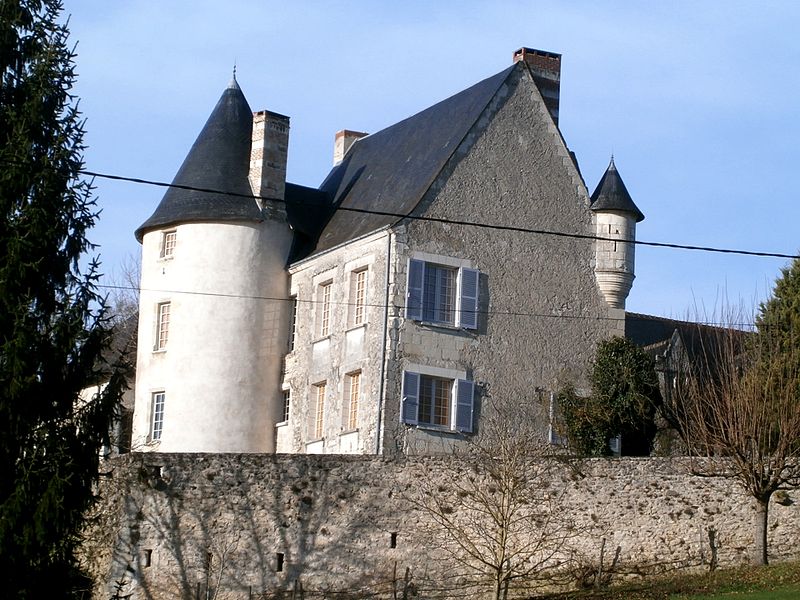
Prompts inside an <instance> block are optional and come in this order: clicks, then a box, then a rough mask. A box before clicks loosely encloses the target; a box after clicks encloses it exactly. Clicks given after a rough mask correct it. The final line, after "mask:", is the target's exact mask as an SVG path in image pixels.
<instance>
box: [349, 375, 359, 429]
mask: <svg viewBox="0 0 800 600" xmlns="http://www.w3.org/2000/svg"><path fill="white" fill-rule="evenodd" d="M347 381H348V400H349V403H348V409H347V421H346V423H345V429H347V430H353V429H355V428H356V427H358V397H359V394H360V393H361V373H351V374H350V375H348V376H347Z"/></svg>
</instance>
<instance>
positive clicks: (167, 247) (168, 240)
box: [161, 231, 178, 258]
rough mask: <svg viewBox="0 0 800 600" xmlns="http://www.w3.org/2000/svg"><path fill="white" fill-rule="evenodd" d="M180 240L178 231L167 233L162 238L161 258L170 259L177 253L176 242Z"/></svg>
mask: <svg viewBox="0 0 800 600" xmlns="http://www.w3.org/2000/svg"><path fill="white" fill-rule="evenodd" d="M177 239H178V232H177V231H165V232H164V235H163V237H162V238H161V258H168V257H170V256H172V255H173V254H174V253H175V242H176V241H177Z"/></svg>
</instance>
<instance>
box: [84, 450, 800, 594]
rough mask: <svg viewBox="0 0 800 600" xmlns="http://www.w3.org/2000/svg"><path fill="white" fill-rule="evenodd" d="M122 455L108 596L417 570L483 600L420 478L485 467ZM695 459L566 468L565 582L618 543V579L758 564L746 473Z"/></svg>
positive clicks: (94, 552) (341, 587)
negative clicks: (450, 553)
mask: <svg viewBox="0 0 800 600" xmlns="http://www.w3.org/2000/svg"><path fill="white" fill-rule="evenodd" d="M111 464H112V466H113V470H112V471H111V472H112V477H111V478H108V479H105V480H104V481H103V487H102V490H101V491H102V498H103V504H102V506H101V507H100V509H99V513H100V518H99V519H98V520H96V521H93V525H92V527H93V529H91V530H90V531H89V532H88V539H89V540H90V543H89V544H87V546H86V560H87V562H88V564H89V565H90V567H91V569H92V572H93V574H94V576H95V579H96V581H98V582H102V583H103V586H104V587H103V586H101V587H100V588H99V589H97V590H96V597H97V598H108V597H109V596H110V595H111V591H112V590H113V583H114V582H115V581H120V580H124V581H125V582H126V584H125V587H124V591H125V593H132V594H133V595H132V598H133V599H134V600H138V599H143V598H148V599H160V598H170V599H172V598H185V599H186V600H189V599H191V598H195V594H197V593H198V590H199V591H200V594H201V596H202V597H204V594H205V592H206V589H209V590H210V593H211V594H218V595H217V596H216V597H221V598H246V597H248V594H249V593H253V594H260V593H265V592H266V593H274V592H276V591H279V590H291V589H292V588H293V586H294V585H295V581H299V582H300V583H301V584H302V586H303V589H304V590H305V591H306V592H307V593H308V594H309V596H307V597H322V595H324V594H323V592H324V591H325V590H328V591H350V592H353V591H357V590H363V591H365V592H369V593H371V594H376V595H377V597H385V598H389V597H391V590H392V588H391V583H390V582H391V580H392V578H393V576H394V577H396V578H397V579H400V580H402V579H403V577H404V574H405V571H406V568H407V567H408V569H409V573H410V576H411V577H412V581H413V582H414V584H415V585H416V586H417V589H418V590H421V595H422V597H426V598H434V597H453V595H455V591H457V592H458V593H459V594H464V593H466V594H467V595H471V597H480V596H481V594H480V593H479V591H478V590H476V589H475V588H474V587H472V584H471V581H472V579H471V578H470V576H469V575H468V574H467V573H466V572H464V570H463V569H462V568H461V567H459V565H457V564H454V563H452V561H450V560H446V559H445V558H444V556H443V555H441V554H438V553H437V551H436V550H434V549H433V547H432V545H431V544H430V536H438V537H439V538H440V539H441V537H442V533H441V532H440V531H439V530H437V529H436V528H435V526H433V525H432V524H431V522H430V517H429V515H426V514H425V513H424V512H422V511H420V510H418V509H417V508H415V507H414V506H413V503H412V502H410V501H411V500H413V499H414V498H415V494H418V493H419V490H420V489H421V485H420V482H428V483H431V484H432V485H433V486H434V487H435V488H436V489H440V490H442V492H443V493H447V492H449V491H452V490H453V489H454V485H455V483H456V482H457V480H458V479H459V478H466V477H474V476H475V468H474V466H473V465H469V464H465V463H461V462H459V461H458V460H455V459H453V458H449V459H448V458H443V457H439V458H436V457H408V458H404V459H401V460H398V461H389V460H386V459H383V458H380V457H368V456H341V455H340V456H297V455H294V456H288V455H257V454H250V455H235V454H229V455H219V454H218V455H203V454H139V455H135V454H134V455H127V456H125V457H120V458H119V459H115V461H114V462H113V463H111ZM688 467H689V464H688V463H687V462H686V461H685V460H682V459H655V458H649V459H612V460H605V459H593V460H589V461H585V462H583V463H579V464H573V465H571V467H569V466H565V467H564V468H562V469H560V470H558V471H556V472H555V473H554V474H553V476H552V480H551V483H550V485H549V488H550V489H552V490H553V492H554V493H555V494H558V498H559V500H558V510H557V513H556V515H555V517H556V518H557V519H558V522H559V523H569V524H571V526H572V528H573V530H574V531H575V532H576V533H575V535H574V536H572V537H570V538H569V539H567V540H565V542H564V544H563V548H562V551H561V553H560V556H559V557H558V560H557V561H555V562H553V563H551V566H552V567H553V569H554V572H555V573H558V574H559V578H558V581H559V582H560V583H561V584H564V585H570V584H574V583H575V580H576V578H578V577H579V576H580V575H581V574H582V573H586V572H587V568H588V569H589V570H591V568H592V566H594V568H596V567H597V565H598V561H599V556H600V548H601V545H602V540H603V539H605V540H606V559H607V561H610V558H609V557H610V556H613V554H614V552H615V550H616V548H617V547H619V553H620V554H619V563H618V565H617V567H616V569H615V572H614V574H613V576H614V577H615V578H616V580H619V579H620V578H623V577H627V576H635V575H652V574H653V573H657V572H659V571H663V570H674V569H683V568H685V569H708V568H709V565H710V563H711V562H712V560H713V561H717V563H718V564H719V565H720V566H726V565H732V564H738V563H742V562H745V561H747V560H748V558H749V553H750V550H751V546H752V544H751V540H752V526H751V520H752V510H753V508H752V501H751V499H750V498H749V497H748V496H746V495H745V494H744V493H743V492H742V491H741V489H740V488H739V487H738V486H737V485H736V484H735V483H733V482H731V481H729V480H723V479H706V478H697V477H693V476H691V475H689V474H688ZM795 500H796V498H795ZM799 510H800V509H799V508H798V503H797V502H794V503H793V504H791V505H786V506H784V505H781V504H778V503H775V502H773V503H772V506H771V510H770V524H769V543H770V556H771V557H772V558H773V559H788V558H797V557H798V548H797V544H796V540H797V539H798V536H800V513H798V511H799ZM550 526H555V525H554V524H551V525H550ZM710 532H711V535H712V537H713V540H714V541H713V548H712V545H711V542H710V539H711V538H710V537H709V533H710ZM556 563H558V565H557V566H556ZM605 568H608V562H606V563H605ZM393 574H394V575H393ZM551 574H552V573H551ZM399 585H400V586H402V581H400V582H399Z"/></svg>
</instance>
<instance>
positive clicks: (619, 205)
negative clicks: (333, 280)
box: [591, 156, 644, 223]
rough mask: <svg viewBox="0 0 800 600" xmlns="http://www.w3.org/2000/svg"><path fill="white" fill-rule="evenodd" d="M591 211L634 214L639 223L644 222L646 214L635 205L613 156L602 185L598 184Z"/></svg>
mask: <svg viewBox="0 0 800 600" xmlns="http://www.w3.org/2000/svg"><path fill="white" fill-rule="evenodd" d="M591 209H592V210H595V211H600V210H615V211H619V212H627V213H632V214H633V215H634V216H635V217H636V222H637V223H638V222H639V221H643V220H644V214H643V213H642V211H640V210H639V208H638V207H637V206H636V204H634V202H633V199H632V198H631V195H630V194H629V193H628V190H627V188H626V187H625V184H624V183H623V181H622V177H620V175H619V172H618V171H617V167H616V165H615V164H614V157H613V156H612V157H611V163H610V164H609V165H608V168H607V169H606V172H605V173H603V177H601V178H600V183H598V184H597V188H596V189H595V190H594V193H593V194H592V205H591Z"/></svg>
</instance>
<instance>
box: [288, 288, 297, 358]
mask: <svg viewBox="0 0 800 600" xmlns="http://www.w3.org/2000/svg"><path fill="white" fill-rule="evenodd" d="M289 302H290V304H289V310H290V311H291V314H290V315H289V352H291V351H292V350H294V340H295V337H296V336H297V296H292V297H291V298H290V299H289Z"/></svg>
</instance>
